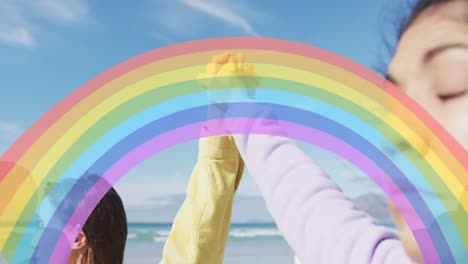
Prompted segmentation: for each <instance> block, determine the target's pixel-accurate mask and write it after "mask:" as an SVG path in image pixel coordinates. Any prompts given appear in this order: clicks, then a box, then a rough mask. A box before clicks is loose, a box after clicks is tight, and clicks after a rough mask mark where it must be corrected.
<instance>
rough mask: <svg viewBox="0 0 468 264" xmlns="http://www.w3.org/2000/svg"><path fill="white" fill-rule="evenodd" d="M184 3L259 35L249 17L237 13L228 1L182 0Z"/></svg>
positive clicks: (249, 32)
mask: <svg viewBox="0 0 468 264" xmlns="http://www.w3.org/2000/svg"><path fill="white" fill-rule="evenodd" d="M182 3H183V4H184V5H186V6H189V7H191V8H193V9H196V10H198V11H200V12H203V13H205V14H207V15H210V16H212V17H215V18H218V19H221V20H222V21H224V22H226V23H228V24H231V25H233V26H236V27H239V28H240V29H242V30H243V31H244V32H245V33H247V34H250V35H258V33H257V32H256V31H255V30H254V29H253V27H252V26H251V25H250V23H249V21H248V20H247V18H246V17H243V16H241V15H240V14H237V13H235V11H234V9H233V8H232V6H229V5H228V3H227V2H224V1H216V2H215V1H207V0H182Z"/></svg>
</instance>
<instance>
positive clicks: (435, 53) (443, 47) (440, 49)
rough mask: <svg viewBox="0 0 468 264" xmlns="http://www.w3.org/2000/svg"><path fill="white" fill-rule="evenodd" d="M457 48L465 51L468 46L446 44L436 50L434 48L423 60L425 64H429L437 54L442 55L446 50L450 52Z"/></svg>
mask: <svg viewBox="0 0 468 264" xmlns="http://www.w3.org/2000/svg"><path fill="white" fill-rule="evenodd" d="M455 48H464V49H468V45H467V44H464V43H451V44H445V45H441V46H437V47H435V48H432V49H430V50H428V51H427V52H426V54H424V58H423V61H424V63H428V62H430V61H431V60H432V58H434V57H435V56H436V55H437V54H440V53H442V52H444V51H446V50H449V49H455Z"/></svg>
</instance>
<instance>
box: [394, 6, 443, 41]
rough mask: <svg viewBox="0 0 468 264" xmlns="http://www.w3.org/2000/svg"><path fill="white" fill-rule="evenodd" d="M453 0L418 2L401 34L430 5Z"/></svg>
mask: <svg viewBox="0 0 468 264" xmlns="http://www.w3.org/2000/svg"><path fill="white" fill-rule="evenodd" d="M450 1H452V0H420V1H418V3H417V4H416V6H415V7H414V8H413V12H412V13H411V15H410V17H409V18H408V19H407V21H406V23H405V24H404V26H403V27H402V30H401V32H400V36H401V35H402V34H403V32H405V31H406V29H407V28H408V27H409V26H411V24H412V23H413V22H414V20H416V18H418V17H419V15H420V14H421V13H422V12H424V11H425V10H427V9H428V8H430V7H433V6H435V5H440V4H443V3H447V2H450Z"/></svg>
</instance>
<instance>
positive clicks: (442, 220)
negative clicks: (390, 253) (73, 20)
mask: <svg viewBox="0 0 468 264" xmlns="http://www.w3.org/2000/svg"><path fill="white" fill-rule="evenodd" d="M225 50H233V51H236V50H241V51H242V52H244V53H245V54H246V56H247V58H248V60H249V62H252V63H251V64H254V65H255V67H256V69H257V71H258V73H259V75H260V78H261V84H260V87H259V88H257V90H256V103H253V102H236V101H229V102H227V103H229V105H230V109H232V111H230V113H229V115H228V116H226V117H223V118H225V122H226V123H228V124H230V125H231V127H232V128H233V129H232V130H231V131H230V132H231V133H240V134H241V133H257V134H276V135H278V134H279V132H274V131H273V132H272V131H262V129H252V130H249V131H246V130H245V127H246V125H245V124H248V123H249V122H252V120H256V119H262V118H263V119H268V118H272V117H268V116H267V117H265V116H260V117H259V116H255V115H254V114H252V113H253V112H255V111H253V112H251V111H249V110H252V109H256V108H259V109H261V108H263V107H267V108H269V109H272V111H274V113H275V117H274V120H275V121H276V122H278V124H280V125H281V127H282V128H284V129H283V131H286V134H281V135H283V136H288V137H290V138H293V139H297V140H301V141H304V142H308V143H310V144H314V145H317V146H319V147H322V148H324V149H327V150H330V151H333V152H334V153H336V154H337V155H340V156H341V157H343V158H344V159H346V160H348V161H349V162H351V163H352V164H354V165H355V166H356V167H358V168H359V169H361V170H362V171H364V172H365V173H366V174H367V175H368V176H369V177H370V178H372V179H373V180H374V181H375V182H376V183H377V184H378V185H379V186H380V187H381V188H382V190H383V191H384V192H385V193H386V194H387V195H388V196H389V197H390V199H391V200H393V202H394V203H395V204H396V206H397V207H398V208H399V209H400V211H401V212H402V214H403V216H404V217H405V219H406V220H407V222H408V224H409V226H410V228H411V229H412V231H413V233H414V234H415V237H416V240H417V241H418V244H419V246H420V248H421V250H422V252H423V255H424V258H425V260H426V262H427V263H442V262H443V263H462V262H463V260H466V259H467V258H468V253H467V252H468V225H467V224H466V223H468V214H467V212H468V191H467V186H468V177H466V176H467V173H466V170H467V167H468V164H467V162H466V161H467V160H468V154H467V152H466V150H465V149H464V148H463V147H462V146H461V145H460V144H459V143H458V142H457V141H456V140H454V139H453V138H452V137H451V136H450V135H449V134H448V133H447V132H446V131H445V130H444V129H443V128H442V127H441V126H440V125H439V124H438V123H437V122H436V121H435V120H434V119H433V118H432V117H431V116H430V115H429V114H428V113H427V112H425V111H424V110H423V109H422V108H421V107H420V106H418V105H417V104H416V103H415V102H414V101H412V100H411V99H410V98H409V97H408V96H406V95H405V94H404V93H403V92H402V91H400V90H399V89H398V88H397V87H395V86H393V85H392V84H390V83H388V82H386V81H385V80H384V79H383V78H382V77H380V76H379V75H378V74H376V73H373V72H372V71H370V70H368V69H366V68H365V67H363V66H360V65H358V64H356V63H353V62H351V61H349V60H347V59H345V58H343V57H340V56H338V55H336V54H332V53H330V52H327V51H325V50H322V49H319V48H315V47H312V46H308V45H305V44H300V43H295V42H290V41H285V40H278V39H269V38H254V37H229V38H217V39H207V40H198V41H192V42H187V43H181V44H176V45H171V46H168V47H163V48H160V49H156V50H153V51H150V52H147V53H144V54H142V55H139V56H137V57H135V58H132V59H130V60H128V61H126V62H123V63H121V64H119V65H117V66H115V67H113V68H111V69H109V70H107V71H105V72H104V73H102V74H100V75H98V76H97V77H95V78H94V79H92V80H90V81H89V82H87V83H86V84H84V85H83V86H81V87H80V88H79V89H77V90H75V91H74V92H73V93H71V94H70V95H69V96H67V97H66V98H65V99H63V100H62V101H61V102H60V103H58V104H57V105H56V106H54V107H53V108H52V109H51V110H50V111H49V112H48V113H46V114H45V115H44V116H43V117H42V118H41V119H40V120H39V121H37V122H36V123H35V124H34V125H33V126H32V127H31V128H30V129H29V130H28V131H26V133H24V135H23V136H22V137H21V138H20V139H19V140H18V141H17V142H15V144H13V146H11V148H9V149H8V150H7V151H6V152H5V153H4V155H3V156H2V157H1V161H2V163H3V164H10V165H9V166H7V167H5V168H4V170H0V173H1V174H0V180H1V181H0V196H1V200H2V203H1V204H0V216H1V218H0V219H1V220H0V252H1V254H2V256H3V257H4V258H5V259H6V260H7V261H9V262H11V263H17V262H18V261H20V260H22V259H23V258H24V259H26V260H36V261H37V260H39V261H40V263H42V262H49V263H63V262H65V261H66V259H67V257H68V255H69V253H70V250H71V244H70V241H73V238H74V237H76V235H77V230H76V229H75V228H74V227H76V226H77V225H80V226H82V225H83V224H84V223H85V221H86V219H87V217H88V216H89V214H90V213H91V211H92V209H93V208H94V206H95V205H96V204H97V203H98V202H99V200H100V198H101V197H102V195H103V194H105V191H106V190H108V188H110V186H112V185H114V184H115V183H116V182H117V181H118V180H119V179H120V178H121V177H122V176H124V175H125V174H126V173H127V172H129V171H130V170H131V169H132V168H134V167H135V166H136V165H138V164H139V163H141V162H142V161H144V160H145V159H147V158H149V157H151V156H153V155H155V154H156V153H158V152H160V151H162V150H164V149H167V148H169V147H171V146H174V145H176V144H180V143H183V142H186V141H190V140H196V139H198V138H200V137H201V135H200V129H201V127H202V126H203V125H204V124H206V123H207V122H208V123H209V122H216V120H217V117H212V118H208V120H207V115H206V113H207V111H208V107H209V102H208V101H207V97H206V91H204V90H203V89H202V88H201V87H200V85H198V84H197V80H196V78H195V77H196V76H197V74H198V73H199V72H202V71H203V69H204V66H205V65H206V63H207V62H208V61H209V58H210V57H211V56H213V55H215V54H218V53H220V52H222V51H225ZM222 78H233V77H232V76H225V77H222ZM236 88H238V87H219V90H216V91H213V92H223V91H226V90H229V89H236ZM225 133H226V131H223V130H222V129H219V130H218V131H216V130H214V131H213V132H211V134H210V135H204V136H212V135H221V134H225ZM428 142H430V144H429V143H428ZM90 173H92V174H93V175H100V176H99V177H94V178H92V177H91V178H90V177H88V175H89V174H90ZM83 186H84V187H83ZM83 188H84V189H85V190H86V191H85V192H83V190H84V189H83ZM69 201H74V203H73V205H72V206H70V203H69ZM38 223H41V225H38ZM78 231H79V230H78Z"/></svg>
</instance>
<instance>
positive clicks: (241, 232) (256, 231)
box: [229, 228, 281, 238]
mask: <svg viewBox="0 0 468 264" xmlns="http://www.w3.org/2000/svg"><path fill="white" fill-rule="evenodd" d="M229 236H230V237H234V238H256V237H276V236H281V233H280V232H279V230H278V229H263V228H253V229H234V230H231V232H230V233H229Z"/></svg>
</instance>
